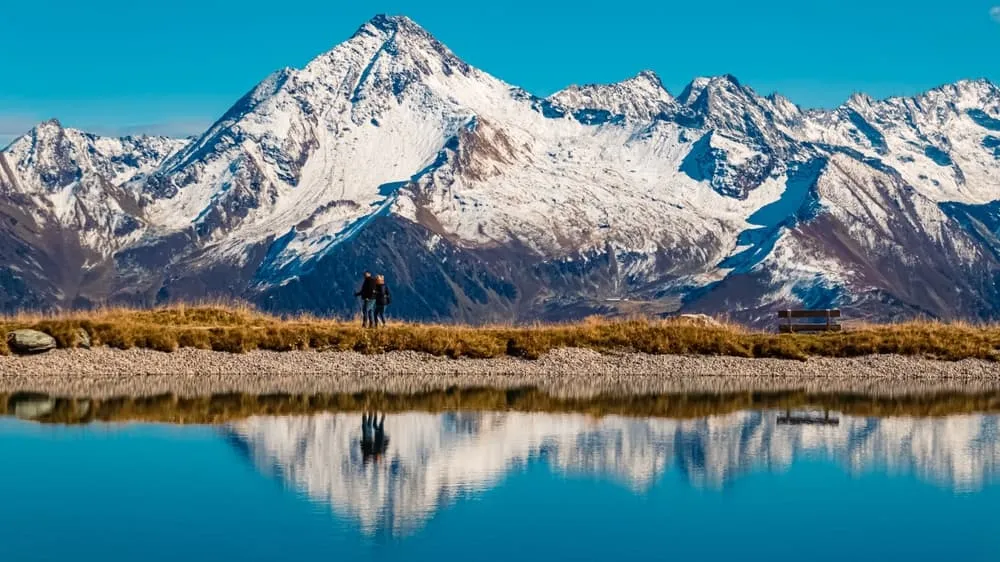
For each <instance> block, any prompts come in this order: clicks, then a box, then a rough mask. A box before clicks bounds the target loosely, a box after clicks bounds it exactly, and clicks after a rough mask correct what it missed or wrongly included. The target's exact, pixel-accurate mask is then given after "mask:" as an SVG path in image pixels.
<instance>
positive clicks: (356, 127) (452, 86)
mask: <svg viewBox="0 0 1000 562" xmlns="http://www.w3.org/2000/svg"><path fill="white" fill-rule="evenodd" d="M0 154H2V156H0V164H2V167H0V194H2V195H0V197H2V198H0V215H3V216H2V217H0V221H2V226H0V253H2V254H3V255H2V256H0V257H2V258H4V259H3V261H2V262H0V308H3V309H7V310H10V309H15V308H23V307H32V308H52V307H69V306H87V305H90V304H94V303H118V304H138V305H151V304H156V303H163V302H169V301H173V300H183V299H201V298H206V297H220V296H221V297H238V298H244V299H248V300H251V301H253V302H256V303H258V304H259V305H261V306H263V307H264V308H266V309H270V310H275V311H282V312H285V311H301V310H308V311H312V312H317V313H339V314H349V313H350V311H351V310H352V308H353V303H352V300H351V295H352V294H353V290H354V288H355V287H354V285H355V283H356V282H357V279H358V277H359V276H360V273H361V271H362V270H364V269H366V268H371V269H375V270H379V271H383V272H384V273H386V274H387V277H388V278H389V279H390V282H391V283H392V284H393V285H395V288H396V296H397V298H396V299H395V303H394V311H395V312H396V313H397V314H398V315H400V316H405V317H409V318H414V319H456V320H472V321H487V320H531V319H539V318H543V319H555V318H566V317H573V316H580V315H585V314H592V313H609V314H613V313H615V312H616V311H617V310H618V307H620V306H622V303H624V302H625V301H626V300H628V301H632V303H630V306H634V303H635V302H638V303H640V305H642V306H643V310H644V311H645V312H646V313H649V314H659V313H667V312H671V311H675V310H677V309H681V308H683V309H689V310H703V311H718V310H725V311H727V312H730V313H732V314H734V316H735V317H737V318H742V319H746V320H749V321H754V320H759V319H760V318H762V317H764V316H765V315H766V314H767V313H768V312H769V311H770V310H772V309H773V308H774V307H776V306H783V307H785V306H790V305H793V304H803V305H806V306H827V305H836V306H840V307H842V308H846V309H848V311H849V313H850V314H852V315H854V316H865V317H870V318H877V319H886V318H896V317H905V316H912V315H915V314H926V315H931V316H936V317H945V318H953V317H964V318H973V319H977V318H978V319H985V318H996V317H998V316H1000V290H998V287H997V280H998V266H1000V263H998V262H1000V238H998V236H1000V203H998V201H1000V185H998V180H997V178H998V177H1000V89H998V88H997V87H996V86H995V85H993V84H991V83H989V82H987V81H965V82H959V83H957V84H953V85H948V86H944V87H941V88H938V89H935V90H932V91H930V92H927V93H926V94H923V95H921V96H917V97H914V98H898V99H890V100H885V101H875V100H872V99H870V98H867V97H865V96H862V95H857V96H854V97H853V98H851V100H849V101H848V102H847V103H846V104H845V105H843V106H842V107H840V108H837V109H835V110H832V111H805V110H802V109H801V108H799V107H797V106H796V105H795V104H793V103H792V102H791V101H789V100H787V99H785V98H782V97H781V96H778V95H770V96H766V97H763V96H760V95H758V94H757V93H756V92H754V91H753V90H752V89H750V88H748V87H746V86H745V85H742V84H741V83H740V82H739V81H738V80H737V79H736V78H734V77H732V76H721V77H714V78H698V79H696V80H694V81H693V82H692V83H691V84H690V85H689V86H688V87H687V88H685V90H684V91H683V92H682V93H681V94H680V95H679V96H677V97H676V98H675V97H674V96H672V95H671V94H670V93H668V92H667V91H666V89H665V88H664V87H663V85H662V83H661V82H660V80H659V78H657V77H656V76H655V75H654V74H652V73H651V72H643V73H641V74H639V75H638V76H636V77H634V78H631V79H629V80H626V81H624V82H621V83H619V84H611V85H587V86H572V87H569V88H567V89H565V90H563V91H560V92H557V93H556V94H554V95H552V96H550V97H548V98H540V97H537V96H534V95H532V94H530V93H528V92H525V91H524V90H522V89H520V88H517V87H515V86H512V85H509V84H506V83H504V82H502V81H501V80H498V79H497V78H494V77H492V76H490V75H489V74H487V73H485V72H483V71H481V70H478V69H475V68H473V67H471V66H469V65H468V64H466V63H464V62H463V61H462V60H461V59H460V58H458V57H457V56H456V55H455V54H454V53H452V52H451V51H450V50H449V49H448V48H447V47H445V46H444V45H442V44H441V43H440V42H438V41H437V40H435V39H434V38H433V37H432V36H431V35H430V34H428V33H427V32H426V31H425V30H423V29H422V28H420V27H419V26H418V25H417V24H415V23H414V22H413V21H411V20H409V19H407V18H405V17H385V16H379V17H376V18H374V19H373V20H371V21H370V22H368V23H366V24H365V25H363V26H362V27H361V28H360V29H359V30H358V31H357V33H355V34H354V36H352V37H351V38H350V39H349V40H347V41H346V42H344V43H342V44H341V45H339V46H337V47H335V48H334V49H333V50H332V51H330V52H328V53H325V54H323V55H320V56H319V57H317V58H316V59H315V60H313V61H312V62H310V63H309V64H308V65H306V66H305V67H304V68H302V69H290V68H286V69H283V70H280V71H278V72H275V73H274V74H273V75H271V76H270V77H268V78H267V79H265V80H264V81H263V82H261V84H260V85H258V86H257V87H255V88H254V89H253V90H252V91H251V92H249V93H248V94H247V95H246V96H244V97H243V98H242V99H241V100H239V101H238V102H237V103H236V104H235V105H234V106H233V107H232V108H231V109H230V110H229V111H228V112H227V113H226V114H225V115H224V116H222V118H220V119H219V121H218V122H216V123H215V124H214V125H213V126H212V127H211V128H210V129H209V130H208V131H206V132H205V133H204V134H203V135H201V136H200V137H198V138H195V139H192V140H170V139H160V138H129V139H120V140H115V139H103V138H99V137H95V136H92V135H87V134H85V133H81V132H78V131H73V130H69V129H64V128H62V127H61V126H59V125H58V123H55V122H48V123H44V124H42V125H40V126H39V127H37V128H36V129H34V130H33V131H31V132H30V133H29V134H28V135H26V136H24V137H22V138H20V139H18V140H16V141H15V142H14V143H13V144H12V145H11V146H10V147H8V148H7V149H6V150H4V151H3V152H2V153H0Z"/></svg>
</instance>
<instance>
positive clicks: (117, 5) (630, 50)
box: [0, 0, 1000, 144]
mask: <svg viewBox="0 0 1000 562" xmlns="http://www.w3.org/2000/svg"><path fill="white" fill-rule="evenodd" d="M997 5H1000V0H953V1H951V2H930V1H928V0H910V1H908V2H902V1H898V0H801V1H792V0H770V1H768V2H749V1H745V0H744V1H735V0H715V1H711V2H694V1H691V0H686V1H684V2H670V1H667V0H617V1H612V2H608V1H602V2H596V1H588V0H545V1H538V0H530V1H529V0H502V1H496V2H489V1H485V2H483V1H475V0H463V1H455V0H420V1H419V2H417V1H413V0H410V1H405V0H395V1H388V0H387V1H378V0H350V1H345V0H281V1H279V2H273V1H267V2H266V1H262V0H240V1H233V0H173V1H170V2H165V1H155V0H154V1H151V2H141V1H138V0H89V1H87V2H82V1H79V0H33V1H30V2H29V1H16V2H8V3H6V5H5V6H4V8H3V10H0V41H2V43H3V46H2V50H0V144H3V143H4V141H6V140H8V139H9V138H10V137H11V135H13V134H15V133H17V132H20V131H23V130H24V129H27V128H28V127H30V126H31V124H32V123H33V122H35V121H37V120H40V119H44V118H48V117H58V118H59V119H61V120H62V121H63V122H64V123H65V124H67V125H70V126H75V127H81V128H86V129H90V130H95V131H98V132H102V133H128V132H164V133H169V134H175V135H178V134H194V133H197V132H200V129H202V128H203V127H204V126H206V125H207V124H209V123H210V122H211V121H213V120H214V119H215V118H216V117H218V116H219V115H220V114H221V113H222V112H224V111H225V109H226V108H227V107H228V106H229V105H230V104H231V103H233V102H234V101H235V100H236V99H237V98H238V97H239V96H240V95H242V94H243V93H244V92H246V91H247V90H248V89H249V88H251V87H252V86H253V85H254V84H256V83H257V82H258V81H259V80H261V79H262V78H264V77H265V76H266V75H267V74H269V73H270V72H271V71H273V70H275V69H277V68H281V67H283V66H296V67H298V66H302V65H303V64H305V63H306V62H308V61H309V60H310V59H312V58H313V57H314V56H316V55H317V54H319V53H321V52H324V51H326V50H328V49H330V48H331V47H333V46H334V45H336V44H337V43H339V42H341V41H343V40H345V39H347V38H348V37H349V36H350V35H351V34H352V33H353V32H354V31H355V30H356V29H357V28H358V27H359V26H360V25H361V24H362V23H363V22H364V21H366V20H368V19H370V18H371V17H372V16H373V15H375V14H376V13H389V14H403V15H408V16H410V17H411V18H413V19H415V20H416V21H417V22H418V23H420V24H421V25H423V26H424V27H425V28H427V29H428V30H429V31H430V32H431V33H433V34H434V35H436V36H437V37H438V38H439V39H440V40H442V41H443V42H444V43H445V44H447V45H448V46H450V47H451V48H452V49H453V50H454V51H455V52H456V53H457V54H458V55H459V56H460V57H462V58H464V59H465V60H466V61H468V62H469V63H471V64H473V65H475V66H478V67H480V68H482V69H484V70H486V71H488V72H490V73H492V74H494V75H496V76H498V77H500V78H502V79H504V80H506V81H508V82H511V83H514V84H517V85H519V86H522V87H524V88H526V89H528V90H530V91H532V92H534V93H537V94H548V93H551V92H553V91H555V90H558V89H559V88H562V87H564V86H566V85H569V84H573V83H586V82H610V81H617V80H621V79H623V78H626V77H628V76H630V75H632V74H635V73H636V72H638V71H640V70H642V69H647V68H648V69H652V70H655V71H656V72H657V73H658V74H659V75H660V76H661V77H662V79H663V81H664V83H665V84H666V85H667V87H668V88H669V89H670V90H671V91H673V92H674V93H678V92H679V91H680V90H681V89H682V88H683V86H684V85H685V84H686V83H687V82H688V81H690V79H691V78H693V77H695V76H702V75H715V74H723V73H731V74H734V75H736V76H737V77H739V78H740V79H741V80H742V81H743V82H744V83H746V84H749V85H750V86H752V87H754V88H755V89H757V90H758V91H759V92H761V93H769V92H771V91H775V90H777V91H780V92H782V93H783V94H785V95H787V96H788V97H790V98H792V99H793V100H794V101H796V102H797V103H799V104H800V105H804V106H808V107H822V106H835V105H838V104H839V103H841V102H842V101H843V100H845V99H846V98H847V97H848V96H849V95H850V94H851V93H852V92H854V91H865V92H868V93H870V94H872V95H873V96H876V97H885V96H889V95H897V94H912V93H916V92H918V91H921V90H924V89H927V88H930V87H933V86H936V85H939V84H942V83H945V82H951V81H954V80H957V79H960V78H978V77H986V78H990V79H992V80H993V81H1000V13H998V12H1000V10H994V7H996V6H997Z"/></svg>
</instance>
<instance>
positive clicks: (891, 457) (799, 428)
mask: <svg viewBox="0 0 1000 562" xmlns="http://www.w3.org/2000/svg"><path fill="white" fill-rule="evenodd" d="M777 417H778V414H777V413H776V412H740V413H736V414H730V415H725V416H714V417H708V418H701V419H696V420H671V419H630V418H623V417H616V416H609V417H605V418H600V419H594V418H593V417H590V416H585V415H562V414H525V413H516V412H464V413H445V414H422V413H405V414H389V415H388V416H387V417H386V420H385V432H386V435H387V436H388V447H387V450H386V452H385V454H384V456H383V458H381V459H380V460H379V461H378V462H375V461H372V460H368V461H367V462H366V460H365V459H364V454H363V452H362V450H361V446H360V442H361V414H360V413H358V414H323V415H318V416H312V417H283V418H276V417H256V418H251V419H248V420H246V421H242V422H238V423H235V424H233V425H232V426H230V427H229V428H228V429H227V430H226V434H227V437H228V438H229V441H230V443H232V444H233V445H234V446H235V447H236V448H237V450H239V451H241V452H243V454H245V455H246V457H247V459H248V460H249V461H250V462H252V463H253V464H254V465H255V466H256V467H257V468H258V469H259V470H261V471H263V472H264V473H266V474H269V475H272V476H274V477H276V478H279V479H280V480H281V481H283V482H284V483H285V484H286V485H287V486H288V487H289V488H292V489H294V490H296V491H298V492H301V493H303V494H306V495H308V496H309V497H310V498H311V499H313V500H315V501H317V502H321V503H324V504H328V505H329V506H330V507H331V508H332V509H333V510H334V511H335V512H337V513H339V514H341V515H342V516H344V517H346V518H348V519H350V520H353V521H355V522H357V524H358V525H359V526H360V528H361V530H362V531H363V532H365V533H367V534H371V535H377V534H388V535H407V534H411V533H413V532H415V531H417V530H419V529H420V528H421V527H422V526H423V525H424V524H425V523H426V522H427V520H429V519H431V518H433V517H434V515H435V514H436V512H437V511H438V510H440V509H442V508H444V507H445V506H447V505H449V504H451V503H454V502H456V501H457V500H458V499H459V498H462V497H465V496H469V495H474V494H476V493H482V492H485V491H488V490H490V489H491V488H494V487H495V486H498V485H499V484H500V483H501V482H502V481H503V480H504V479H505V478H507V477H508V476H509V475H510V474H511V473H512V472H516V471H517V470H519V469H520V468H522V467H525V466H527V465H528V464H529V463H535V462H544V463H546V464H548V465H549V466H550V467H551V468H552V470H554V471H557V472H561V473H575V474H587V475H595V476H599V477H602V478H606V479H609V480H614V481H617V482H619V483H621V484H622V485H625V486H628V487H630V488H632V489H634V490H636V491H638V492H645V491H647V490H648V489H650V488H651V487H653V485H654V484H656V483H657V482H658V481H659V480H661V479H662V478H663V477H664V475H665V474H666V473H667V472H674V473H677V474H680V475H681V476H682V477H683V480H684V481H685V482H687V483H688V484H690V485H692V486H696V487H699V488H701V487H705V488H723V487H729V486H738V485H739V480H741V479H742V478H743V477H745V476H747V475H749V474H752V473H755V472H780V471H785V470H787V469H788V468H789V467H790V466H792V465H793V464H794V463H795V462H796V461H799V460H803V459H806V458H809V459H813V460H815V459H817V458H818V459H822V460H824V461H833V462H835V463H836V464H838V465H840V466H841V467H842V468H843V469H844V470H845V471H847V472H849V473H850V474H854V475H860V474H864V473H868V472H889V473H903V474H912V475H914V476H915V477H916V478H919V479H920V480H924V481H929V482H932V483H934V484H936V485H939V486H943V487H947V488H950V489H953V490H956V491H970V490H977V489H980V488H982V487H983V486H984V485H986V484H988V483H990V482H993V481H995V479H996V477H997V475H998V471H1000V438H998V433H997V429H998V418H997V416H980V415H970V416H951V417H943V418H859V417H851V416H839V421H840V423H839V425H837V426H834V427H830V426H825V425H824V426H816V425H778V423H777V421H776V420H777Z"/></svg>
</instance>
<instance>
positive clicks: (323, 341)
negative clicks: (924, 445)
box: [0, 305, 1000, 361]
mask: <svg viewBox="0 0 1000 562" xmlns="http://www.w3.org/2000/svg"><path fill="white" fill-rule="evenodd" d="M18 328H33V329H36V330H41V331H43V332H46V333H48V334H50V335H52V336H53V337H55V339H56V341H57V342H58V345H59V347H62V348H68V347H73V346H75V345H76V343H77V333H78V331H79V330H80V329H83V330H85V331H86V332H87V333H88V334H89V336H90V338H91V339H92V341H93V343H94V345H106V346H110V347H114V348H119V349H129V348H148V349H155V350H159V351H168V352H169V351H175V350H176V349H178V348H181V347H192V348H199V349H211V350H215V351H224V352H231V353H244V352H247V351H251V350H255V349H263V350H275V351H291V350H304V349H317V350H341V351H347V350H353V351H358V352H361V353H367V354H374V353H383V352H388V351H395V350H408V351H418V352H424V353H429V354H431V355H436V356H444V357H452V358H457V357H472V358H489V357H498V356H505V355H507V356H514V357H523V358H528V359H534V358H538V357H539V356H540V355H542V354H544V353H545V352H547V351H550V350H552V349H557V348H565V347H579V348H587V349H593V350H596V351H599V352H617V351H634V352H643V353H650V354H693V355H727V356H737V357H774V358H782V359H799V360H801V359H806V358H808V357H813V356H825V357H857V356H863V355H873V354H901V355H914V356H923V357H929V358H935V359H943V360H952V361H954V360H961V359H968V358H975V359H985V360H990V361H996V360H998V359H1000V327H998V326H973V325H969V324H944V323H936V322H912V323H905V324H892V325H866V326H860V327H857V328H854V329H851V330H848V331H846V332H843V333H832V334H819V335H806V334H795V335H791V334H786V335H777V334H770V333H765V332H759V331H752V330H748V329H746V328H743V327H740V326H737V325H722V326H704V325H699V324H696V323H691V322H685V321H677V320H641V319H638V320H626V321H611V320H601V319H597V318H589V319H587V320H584V321H581V322H578V323H574V324H550V325H536V326H530V327H515V326H478V327H471V326H459V325H435V324H406V323H394V324H390V325H389V326H388V327H387V328H381V329H379V330H367V329H364V328H362V327H361V326H360V325H359V324H358V323H351V322H344V321H341V320H325V319H318V318H314V317H296V318H288V319H281V318H277V317H274V316H270V315H267V314H263V313H261V312H258V311H255V310H253V309H252V308H250V307H247V306H223V305H213V306H192V307H186V306H175V307H169V308H159V309H151V310H130V309H106V310H98V311H91V312H78V313H64V314H58V315H49V316H46V315H28V314H23V315H19V316H14V317H8V318H0V354H8V353H9V349H8V348H7V346H6V339H7V338H6V335H7V333H9V332H10V331H12V330H15V329H18Z"/></svg>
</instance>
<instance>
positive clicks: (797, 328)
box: [778, 308, 842, 334]
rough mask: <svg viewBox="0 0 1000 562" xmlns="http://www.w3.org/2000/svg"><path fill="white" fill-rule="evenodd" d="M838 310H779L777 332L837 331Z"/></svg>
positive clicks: (838, 325) (838, 324)
mask: <svg viewBox="0 0 1000 562" xmlns="http://www.w3.org/2000/svg"><path fill="white" fill-rule="evenodd" d="M841 329H842V327H841V325H840V310H838V309H836V308H828V309H826V310H779V311H778V332H780V333H782V334H795V333H801V332H839V331H840V330H841Z"/></svg>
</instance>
